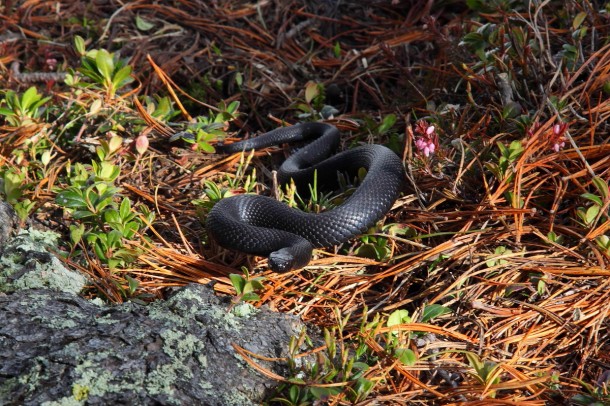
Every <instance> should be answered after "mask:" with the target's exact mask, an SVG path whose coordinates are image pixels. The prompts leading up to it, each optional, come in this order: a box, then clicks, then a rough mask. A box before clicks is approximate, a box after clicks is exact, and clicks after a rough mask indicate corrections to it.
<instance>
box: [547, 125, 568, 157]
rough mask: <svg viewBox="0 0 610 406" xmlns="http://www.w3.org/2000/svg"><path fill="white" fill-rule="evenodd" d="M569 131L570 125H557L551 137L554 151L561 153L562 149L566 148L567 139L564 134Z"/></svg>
mask: <svg viewBox="0 0 610 406" xmlns="http://www.w3.org/2000/svg"><path fill="white" fill-rule="evenodd" d="M567 129H568V123H557V124H555V125H554V126H553V132H552V133H551V136H550V137H549V138H550V140H549V141H550V142H551V145H552V147H551V148H552V149H553V151H555V152H559V150H560V149H562V148H563V147H565V146H566V138H565V136H564V134H565V132H566V131H567Z"/></svg>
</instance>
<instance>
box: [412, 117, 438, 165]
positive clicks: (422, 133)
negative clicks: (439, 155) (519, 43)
mask: <svg viewBox="0 0 610 406" xmlns="http://www.w3.org/2000/svg"><path fill="white" fill-rule="evenodd" d="M415 133H416V134H418V135H419V136H418V137H417V138H416V139H415V147H416V148H417V151H418V152H419V153H420V154H423V155H424V156H426V157H428V156H430V155H431V154H434V151H436V150H437V147H438V135H437V134H436V129H435V128H434V126H433V125H430V124H428V122H427V121H425V120H421V121H419V122H417V124H416V125H415Z"/></svg>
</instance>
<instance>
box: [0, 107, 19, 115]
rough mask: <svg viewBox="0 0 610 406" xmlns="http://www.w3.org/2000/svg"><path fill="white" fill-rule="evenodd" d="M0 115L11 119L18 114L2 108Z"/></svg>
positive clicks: (0, 108)
mask: <svg viewBox="0 0 610 406" xmlns="http://www.w3.org/2000/svg"><path fill="white" fill-rule="evenodd" d="M0 115H2V116H7V117H10V116H14V115H16V114H15V112H14V111H13V110H9V109H7V108H6V107H0Z"/></svg>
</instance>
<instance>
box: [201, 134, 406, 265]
mask: <svg viewBox="0 0 610 406" xmlns="http://www.w3.org/2000/svg"><path fill="white" fill-rule="evenodd" d="M339 139H340V134H339V130H338V129H337V128H336V127H334V126H332V125H330V124H325V123H318V122H315V123H313V122H312V123H302V124H297V125H294V126H291V127H282V128H278V129H275V130H273V131H271V132H268V133H266V134H263V135H260V136H258V137H256V138H252V139H248V140H244V141H239V142H236V143H233V144H230V145H225V146H221V147H220V150H221V152H224V153H234V152H240V151H244V150H250V149H260V148H264V147H268V146H271V145H277V144H281V143H293V142H299V141H311V142H310V143H309V144H307V145H306V146H304V147H303V148H301V149H300V150H298V151H297V152H295V153H294V154H293V155H291V156H290V157H288V159H286V161H284V163H283V164H282V165H281V167H280V168H279V170H278V180H279V182H280V183H281V184H285V183H286V182H288V181H289V180H290V179H291V178H292V179H294V181H295V183H296V185H297V189H298V190H307V184H308V183H311V182H312V180H313V177H314V171H317V180H318V187H322V188H333V187H336V186H337V180H336V179H337V172H347V173H348V174H349V175H350V176H354V175H355V174H356V173H357V172H358V170H359V169H360V168H365V169H366V170H367V174H366V176H365V177H364V179H363V180H362V182H361V184H360V186H359V187H358V188H357V189H356V191H355V192H354V193H353V194H352V195H351V196H350V197H349V198H348V199H347V200H346V201H345V202H344V203H343V204H341V205H340V206H338V207H335V208H333V209H331V210H328V211H325V212H322V213H318V214H315V213H305V212H302V211H300V210H298V209H295V208H291V207H289V206H287V205H285V204H283V203H281V202H279V201H277V200H274V199H272V198H270V197H266V196H258V195H239V196H232V197H228V198H224V199H221V200H220V201H219V202H218V203H216V204H215V205H214V207H213V208H212V210H211V211H210V213H209V215H208V218H207V220H206V229H207V230H208V234H209V235H210V236H211V237H212V238H213V239H214V240H215V241H216V242H218V243H219V244H220V245H221V246H223V247H225V248H229V249H232V250H236V251H241V252H245V253H249V254H255V255H261V256H268V257H269V267H270V268H271V269H272V270H273V271H275V272H286V271H289V270H291V269H299V268H302V267H304V266H305V265H307V264H308V263H309V261H310V259H311V254H312V250H313V248H321V247H331V246H334V245H338V244H341V243H343V242H345V241H347V240H349V239H351V238H353V237H354V236H357V235H359V234H362V233H364V232H366V231H367V229H368V228H370V227H371V226H372V225H374V224H375V223H376V222H377V221H378V220H380V219H381V218H382V217H383V216H384V215H385V214H386V213H387V212H388V211H389V210H390V209H391V208H392V205H393V204H394V202H395V201H396V199H397V198H398V196H399V194H400V192H401V190H402V188H403V186H404V182H405V171H404V167H403V165H402V162H401V160H400V158H399V157H398V156H397V155H396V154H395V153H394V152H393V151H391V150H390V149H388V148H386V147H384V146H382V145H364V146H360V147H357V148H353V149H349V150H346V151H343V152H340V153H338V154H336V155H331V154H332V153H333V152H334V151H335V150H336V148H337V147H338V145H339Z"/></svg>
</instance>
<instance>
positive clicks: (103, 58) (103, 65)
mask: <svg viewBox="0 0 610 406" xmlns="http://www.w3.org/2000/svg"><path fill="white" fill-rule="evenodd" d="M95 64H96V65H97V70H98V71H99V72H100V73H101V74H102V77H103V78H104V80H105V82H106V84H110V83H112V72H114V61H113V60H112V55H110V53H109V52H108V51H106V50H105V49H99V50H98V51H97V53H96V55H95Z"/></svg>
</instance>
